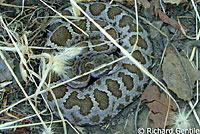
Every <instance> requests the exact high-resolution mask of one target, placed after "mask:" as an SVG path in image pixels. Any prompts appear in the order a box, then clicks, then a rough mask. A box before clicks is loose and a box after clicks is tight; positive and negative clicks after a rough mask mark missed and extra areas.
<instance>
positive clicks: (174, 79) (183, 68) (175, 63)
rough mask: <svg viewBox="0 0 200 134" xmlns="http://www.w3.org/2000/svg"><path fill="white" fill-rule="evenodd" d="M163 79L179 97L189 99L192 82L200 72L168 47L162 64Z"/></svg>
mask: <svg viewBox="0 0 200 134" xmlns="http://www.w3.org/2000/svg"><path fill="white" fill-rule="evenodd" d="M162 70H163V79H164V80H165V82H166V83H167V85H168V88H169V89H170V90H172V91H173V92H174V93H175V94H176V95H177V96H178V97H179V98H181V99H183V100H187V101H190V100H191V98H192V88H194V82H195V81H196V80H197V79H199V76H200V72H199V71H198V70H197V69H195V68H194V67H193V66H192V64H191V63H190V61H189V60H188V59H187V58H186V57H184V56H181V55H180V54H179V55H178V53H177V52H176V51H175V49H174V48H170V47H169V48H168V49H167V51H166V57H165V58H164V61H163V65H162Z"/></svg>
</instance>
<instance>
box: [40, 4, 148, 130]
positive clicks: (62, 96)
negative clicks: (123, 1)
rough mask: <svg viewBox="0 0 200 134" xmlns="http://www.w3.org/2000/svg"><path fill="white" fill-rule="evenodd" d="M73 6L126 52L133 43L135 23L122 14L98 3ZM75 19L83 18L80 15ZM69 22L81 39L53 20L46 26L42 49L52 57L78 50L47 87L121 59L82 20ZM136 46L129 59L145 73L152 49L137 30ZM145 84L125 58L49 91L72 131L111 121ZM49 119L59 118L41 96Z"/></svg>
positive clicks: (144, 34) (69, 11)
mask: <svg viewBox="0 0 200 134" xmlns="http://www.w3.org/2000/svg"><path fill="white" fill-rule="evenodd" d="M79 6H80V7H81V8H82V9H83V10H84V11H85V12H86V13H87V14H88V15H89V16H90V17H92V18H93V19H94V21H95V22H97V23H98V24H99V25H100V26H101V27H102V28H104V29H105V31H106V32H107V33H108V34H110V35H111V36H112V38H113V39H115V40H116V41H118V43H119V44H120V45H121V46H122V47H124V48H125V49H126V50H127V51H128V52H131V51H132V49H133V47H134V44H135V41H136V38H137V32H136V20H135V18H134V17H132V16H131V15H129V14H128V13H127V11H125V10H124V9H122V8H120V7H118V6H115V5H110V4H106V3H101V2H91V3H79ZM62 14H63V15H67V16H74V13H73V10H72V7H67V8H64V9H63V10H62ZM80 16H82V17H84V16H83V14H81V15H80ZM72 22H73V23H74V24H75V25H76V26H78V27H79V28H81V29H82V30H83V31H85V32H86V33H88V35H89V36H86V35H85V34H84V33H83V32H81V31H80V30H79V29H77V27H75V26H74V25H72V24H71V23H68V22H66V21H64V20H63V19H60V18H56V19H54V20H53V22H52V23H51V24H50V25H49V28H48V29H49V30H48V38H47V41H46V46H48V47H52V48H54V49H56V50H54V51H55V52H54V53H58V52H62V50H63V49H65V48H70V47H73V48H77V47H82V48H83V49H82V50H81V52H80V53H79V54H77V55H76V56H75V57H74V58H73V59H70V60H69V62H68V63H66V64H65V67H64V70H65V73H62V74H60V75H58V74H56V73H52V75H51V76H49V77H51V83H53V84H56V83H60V82H63V81H66V80H69V79H71V78H73V77H75V76H77V75H81V74H83V73H85V72H88V71H91V70H92V69H94V68H96V67H98V66H101V65H102V64H108V63H110V62H112V61H114V60H116V59H118V58H120V57H122V56H123V54H122V53H121V52H120V50H119V49H118V48H117V47H116V46H115V45H114V44H112V43H111V42H110V41H109V39H108V38H107V37H106V36H105V35H104V34H102V33H101V32H100V31H99V29H98V28H97V27H96V26H95V25H94V24H93V23H92V22H90V21H89V20H88V19H87V18H83V19H73V20H72ZM138 26H139V30H138V31H139V32H138V43H137V45H136V47H135V50H134V52H133V53H132V56H133V57H134V58H135V59H136V60H138V61H139V62H140V63H141V64H142V65H143V66H144V67H145V68H147V69H149V68H150V66H151V65H152V59H151V58H150V56H148V55H151V53H152V44H151V42H150V40H149V39H148V35H147V31H146V30H145V29H144V28H143V27H142V25H141V24H138ZM148 80H149V78H148V77H147V76H146V75H145V74H144V73H143V72H142V71H141V70H140V69H138V68H137V67H136V65H135V64H134V63H132V62H131V61H130V60H129V59H128V58H124V59H122V60H120V61H118V62H116V63H114V64H111V65H108V66H106V67H105V68H103V69H100V70H97V71H95V72H92V73H91V74H89V75H85V76H83V77H81V78H79V79H76V80H73V81H71V82H69V83H67V84H64V85H61V86H59V87H56V88H55V89H53V93H54V95H55V97H56V101H57V104H58V106H59V108H60V111H61V113H62V115H63V117H64V118H65V119H67V120H68V121H69V122H70V123H72V124H74V125H79V126H84V125H98V124H102V123H105V122H106V121H108V120H110V119H112V118H114V117H115V116H116V115H117V114H118V113H119V112H120V111H122V110H123V109H124V108H125V107H127V106H128V105H129V104H131V103H132V102H133V101H134V100H135V99H136V98H137V97H138V96H139V95H140V92H141V91H142V90H144V88H145V85H146V84H147V83H148ZM44 97H45V100H46V101H47V103H48V105H49V106H50V108H51V110H52V111H53V113H54V114H55V115H57V116H59V112H58V109H57V105H56V102H55V100H54V99H53V96H52V95H51V93H50V92H47V93H45V94H44Z"/></svg>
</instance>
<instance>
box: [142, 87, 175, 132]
mask: <svg viewBox="0 0 200 134" xmlns="http://www.w3.org/2000/svg"><path fill="white" fill-rule="evenodd" d="M140 101H142V102H147V103H148V104H147V106H148V107H149V109H150V110H151V113H150V115H149V118H150V119H152V120H153V125H152V127H153V128H164V124H165V119H166V116H167V122H166V126H169V125H171V124H172V123H171V122H172V118H173V116H174V115H175V111H176V109H177V107H176V105H175V103H174V102H173V101H170V100H169V98H167V97H166V95H165V94H163V93H160V91H159V90H158V88H157V87H156V86H152V87H150V88H148V89H146V90H145V91H144V92H143V93H142V96H141V97H140ZM168 111H169V113H168V115H167V112H168Z"/></svg>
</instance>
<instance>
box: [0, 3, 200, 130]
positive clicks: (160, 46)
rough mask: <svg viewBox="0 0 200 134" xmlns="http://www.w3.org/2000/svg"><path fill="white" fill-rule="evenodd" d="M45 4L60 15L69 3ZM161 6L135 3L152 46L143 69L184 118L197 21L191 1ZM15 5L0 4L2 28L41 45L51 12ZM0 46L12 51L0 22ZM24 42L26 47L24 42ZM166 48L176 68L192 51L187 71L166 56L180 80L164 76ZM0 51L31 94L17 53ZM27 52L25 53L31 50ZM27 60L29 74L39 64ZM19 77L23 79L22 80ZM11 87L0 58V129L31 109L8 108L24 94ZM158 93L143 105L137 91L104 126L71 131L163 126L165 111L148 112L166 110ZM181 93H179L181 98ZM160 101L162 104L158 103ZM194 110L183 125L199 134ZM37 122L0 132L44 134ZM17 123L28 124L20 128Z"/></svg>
mask: <svg viewBox="0 0 200 134" xmlns="http://www.w3.org/2000/svg"><path fill="white" fill-rule="evenodd" d="M116 1H117V3H121V4H123V5H124V6H125V7H126V8H127V11H128V12H129V14H131V15H132V16H135V13H134V11H135V10H134V1H132V0H130V1H122V0H116ZM103 2H105V1H103ZM176 2H178V1H176ZM194 2H195V3H196V7H197V12H198V13H199V8H200V6H199V2H200V1H198V0H196V1H194ZM46 3H47V4H48V5H50V6H52V7H53V8H54V9H56V10H57V11H60V10H61V9H62V8H63V7H64V6H66V5H67V4H69V2H68V1H66V0H50V1H46ZM107 3H108V1H107ZM115 3H116V2H114V3H113V4H115ZM161 3H162V4H161ZM161 3H160V1H159V0H145V1H142V0H138V14H139V23H140V24H141V25H142V26H143V27H144V28H145V30H146V31H147V33H148V37H149V40H150V41H151V43H152V45H153V54H152V57H151V58H152V60H153V64H152V67H151V69H149V71H150V72H151V74H152V75H153V76H154V77H156V78H157V79H158V80H159V81H161V82H162V83H163V84H164V85H165V86H166V87H168V89H169V87H171V89H174V90H170V89H169V92H170V94H171V96H172V97H173V98H174V99H175V100H176V102H177V104H178V105H179V107H180V110H181V112H182V111H183V112H182V113H183V115H185V116H186V115H187V113H189V112H190V110H191V106H190V105H189V103H191V104H193V105H194V104H195V102H197V101H198V100H197V96H198V94H197V93H198V92H197V90H198V88H197V87H198V82H195V81H196V80H198V79H199V78H200V75H199V74H200V73H199V72H198V71H197V69H198V66H199V59H198V57H199V56H198V54H199V52H198V51H197V50H198V48H199V46H200V43H199V42H192V41H195V40H199V35H200V33H199V31H200V30H199V29H200V28H199V25H200V20H199V18H198V17H196V16H197V12H195V8H194V7H193V5H192V3H191V1H188V2H187V1H184V0H182V1H180V3H177V4H178V5H177V4H176V3H175V4H172V1H169V2H168V3H166V2H163V1H162V2H161ZM21 6H22V0H0V16H2V18H3V20H4V22H5V23H6V25H7V26H8V28H9V29H10V30H12V31H15V32H14V34H15V35H17V36H16V37H17V38H15V39H14V40H15V41H20V40H24V38H26V39H27V41H28V44H29V45H30V46H40V47H42V46H44V44H45V42H46V38H47V32H48V29H47V24H48V21H49V19H50V18H48V16H54V15H56V13H55V12H53V11H52V10H50V9H49V8H48V7H47V6H45V5H44V4H43V3H41V2H40V1H39V0H32V1H25V3H24V6H26V7H25V8H24V9H23V12H21V11H22V8H21ZM14 18H15V19H14ZM25 32H26V34H24V33H25ZM0 44H1V46H0V47H3V46H4V47H5V46H6V47H13V44H12V40H11V39H10V37H9V36H8V34H7V32H6V30H5V29H4V28H3V24H2V23H1V27H0ZM24 44H26V42H25V41H24ZM168 47H171V48H172V49H173V50H175V51H174V53H176V52H177V53H178V54H177V55H178V57H179V58H180V57H181V59H182V60H180V64H181V63H182V62H183V61H184V63H185V64H189V63H191V62H190V61H189V59H190V57H191V55H192V54H193V53H194V52H195V54H194V58H193V59H192V62H193V63H194V66H195V67H196V68H197V69H196V70H194V69H191V68H189V67H187V65H186V66H185V65H184V66H183V67H181V68H178V67H177V65H174V63H177V62H179V60H178V61H176V60H175V59H176V56H177V55H176V56H174V55H172V57H173V56H174V57H173V58H171V61H173V62H172V63H171V64H172V65H174V66H173V67H174V68H176V67H177V68H178V70H179V72H180V73H182V74H183V75H181V78H179V77H178V76H177V75H176V72H170V71H171V70H170V69H169V68H172V67H171V66H170V65H168V64H167V65H166V64H165V63H166V61H165V59H167V56H169V55H170V54H172V53H171V52H170V51H166V49H167V48H168ZM194 47H195V48H194ZM0 49H1V52H2V53H3V54H4V55H5V57H6V59H7V61H8V63H9V65H10V66H11V68H12V70H13V71H14V73H15V74H16V76H17V78H18V80H19V82H20V83H21V84H22V87H23V88H24V90H25V92H26V93H27V95H32V94H34V93H35V89H36V87H35V84H34V82H33V81H28V80H27V81H26V79H29V78H26V77H25V76H26V75H25V74H24V73H23V71H24V70H25V67H24V66H23V65H22V61H21V60H20V56H19V55H18V53H17V52H16V50H15V51H14V50H13V51H11V50H9V51H7V50H5V49H3V48H0ZM29 52H30V53H31V51H29ZM41 52H42V50H37V51H34V52H33V53H34V54H35V55H37V54H40V53H41ZM179 54H180V55H179ZM182 55H184V56H182ZM23 56H24V58H25V59H26V60H27V59H28V57H29V54H27V53H26V54H24V55H23ZM185 57H186V58H185ZM179 58H178V59H179ZM163 59H164V60H163ZM29 62H31V65H32V67H33V68H32V69H33V70H34V72H39V70H38V66H39V64H38V63H40V60H39V59H34V60H32V59H31V60H30V61H29ZM163 64H165V65H166V68H167V69H164V67H163V66H164V65H163ZM181 70H183V71H181ZM23 74H24V75H25V76H23ZM168 74H170V79H172V81H173V82H174V83H176V84H177V85H178V86H175V87H174V85H173V84H174V83H171V81H170V80H169V79H167V78H166V77H165V76H166V75H168ZM185 75H186V76H187V79H186V78H185ZM171 76H174V77H171ZM33 77H35V76H33ZM185 79H186V80H185ZM183 80H184V81H183ZM9 82H11V83H9ZM35 82H36V83H39V82H40V81H39V80H38V79H37V80H36V81H35ZM1 83H2V84H1ZM17 83H18V82H16V80H14V79H13V77H12V74H11V73H10V71H9V69H8V67H7V66H6V64H5V63H4V61H3V60H2V59H1V60H0V86H1V89H0V111H1V112H0V125H3V124H5V123H6V122H12V121H15V120H18V119H21V118H25V117H29V116H31V115H34V114H35V112H34V110H33V108H32V107H31V106H30V103H29V102H28V101H27V100H26V101H23V102H22V103H19V104H17V105H15V106H12V104H15V103H17V102H19V101H20V100H23V99H24V98H25V96H24V93H23V92H22V90H21V89H20V87H19V85H18V84H17ZM3 84H5V85H3ZM184 84H186V85H184ZM153 85H154V86H156V87H158V86H157V84H156V83H155V82H154V81H152V80H149V84H148V85H146V89H147V88H152V87H153ZM181 87H188V88H190V90H189V91H188V90H187V91H185V90H184V91H180V90H177V89H180V88H181ZM153 88H155V87H153ZM158 89H159V93H158V96H159V97H160V99H159V100H156V99H155V98H151V100H150V101H148V99H147V98H145V96H144V100H143V101H142V102H141V96H142V95H145V93H142V92H141V96H140V97H138V98H136V99H135V100H134V102H133V103H132V104H131V105H129V106H128V107H126V108H125V109H124V110H123V111H122V112H120V114H118V115H117V116H116V117H115V118H113V119H111V120H110V121H108V122H107V123H105V124H101V125H97V126H85V127H76V128H77V130H78V131H79V133H83V134H135V133H136V131H137V130H139V129H138V128H152V126H154V127H156V126H157V125H158V124H162V123H163V122H162V121H163V120H165V118H164V117H166V113H167V112H166V111H165V112H164V114H163V113H162V112H161V111H158V112H154V110H155V109H163V107H164V108H166V107H167V106H168V105H170V107H172V106H171V104H168V102H166V100H168V99H166V94H165V92H164V91H163V90H162V89H161V88H158ZM181 93H183V94H185V95H184V96H182V95H181ZM147 94H149V95H150V96H151V94H153V93H151V92H148V93H147ZM153 95H155V94H153ZM153 95H152V96H153ZM162 95H163V96H164V97H163V96H162ZM161 96H162V97H161ZM164 99H166V100H165V101H164ZM32 101H33V102H34V98H33V99H32ZM37 102H38V103H37V108H38V110H39V111H40V112H41V111H44V110H45V109H47V108H46V106H45V103H44V101H43V99H42V97H41V96H38V98H37ZM153 102H158V103H159V104H162V107H159V106H158V105H156V106H152V105H153V104H154V103H153ZM165 104H166V105H165ZM163 105H165V106H163ZM5 108H8V110H6V111H2V110H4V109H5ZM194 109H195V111H196V113H197V115H195V114H194V112H191V114H190V116H189V117H188V118H187V121H189V124H190V126H189V128H191V129H193V130H194V129H196V130H197V129H198V130H199V131H200V124H199V122H197V120H198V118H199V116H200V114H199V112H200V105H199V104H198V105H196V106H195V107H194ZM184 110H185V112H184ZM171 111H172V112H173V114H176V113H177V112H178V110H177V108H175V110H174V111H173V109H170V108H169V111H168V112H169V113H170V112H171ZM46 114H48V112H47V111H45V112H44V114H42V118H43V120H44V121H46V122H48V121H50V120H51V118H50V116H47V115H46ZM158 114H161V115H162V116H158ZM161 118H162V119H161ZM163 118H164V119H163ZM54 120H55V121H56V120H59V118H57V117H56V116H54ZM37 123H40V120H39V119H38V118H37V116H34V117H32V118H28V119H25V120H23V121H20V122H17V123H15V124H11V125H6V126H0V133H2V134H38V133H42V132H43V134H46V133H44V130H43V127H42V125H41V124H37ZM173 123H174V122H173V121H172V122H170V123H169V124H168V123H167V125H166V129H170V128H173V127H174V124H173ZM23 124H32V125H29V126H23ZM66 124H67V123H66ZM48 125H49V124H48ZM9 126H12V127H11V128H6V129H3V128H4V127H9ZM14 126H16V127H14ZM51 128H52V131H53V132H54V134H62V133H64V132H63V126H62V123H61V122H60V123H53V124H52V126H51ZM187 129H188V128H187ZM67 131H68V134H74V133H76V132H75V131H74V129H73V128H72V127H71V126H69V125H67Z"/></svg>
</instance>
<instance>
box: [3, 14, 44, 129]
mask: <svg viewBox="0 0 200 134" xmlns="http://www.w3.org/2000/svg"><path fill="white" fill-rule="evenodd" d="M0 21H1V23H2V24H3V26H4V28H5V30H6V31H7V33H8V35H9V37H10V39H11V40H12V43H13V45H14V46H15V48H16V50H17V52H18V54H19V56H20V58H21V60H22V62H23V63H24V65H26V62H25V59H24V57H23V55H22V53H21V51H20V50H19V48H18V46H17V44H16V43H15V41H14V39H13V38H12V35H11V34H10V32H9V29H8V28H7V26H6V24H5V23H4V21H3V18H2V16H0ZM0 55H1V58H2V59H3V60H4V62H5V64H6V65H7V67H8V69H9V70H10V72H11V73H12V75H13V77H14V79H15V80H16V82H17V84H18V85H19V87H20V88H21V90H22V92H23V93H24V95H25V96H26V97H28V95H27V93H26V92H25V90H24V88H23V86H22V85H21V83H20V82H19V80H18V78H17V76H16V75H15V73H14V71H13V70H12V68H11V67H10V65H9V64H8V62H7V61H6V58H5V57H4V55H3V53H2V52H1V51H0ZM26 66H27V65H26ZM28 101H29V103H30V105H31V107H32V108H33V110H34V111H35V113H36V115H37V116H38V118H39V119H40V121H41V122H42V125H43V127H44V129H47V126H46V124H45V123H44V121H43V119H42V117H41V116H40V114H39V113H38V110H37V108H36V107H35V106H34V104H33V103H32V101H31V100H30V99H28Z"/></svg>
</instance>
